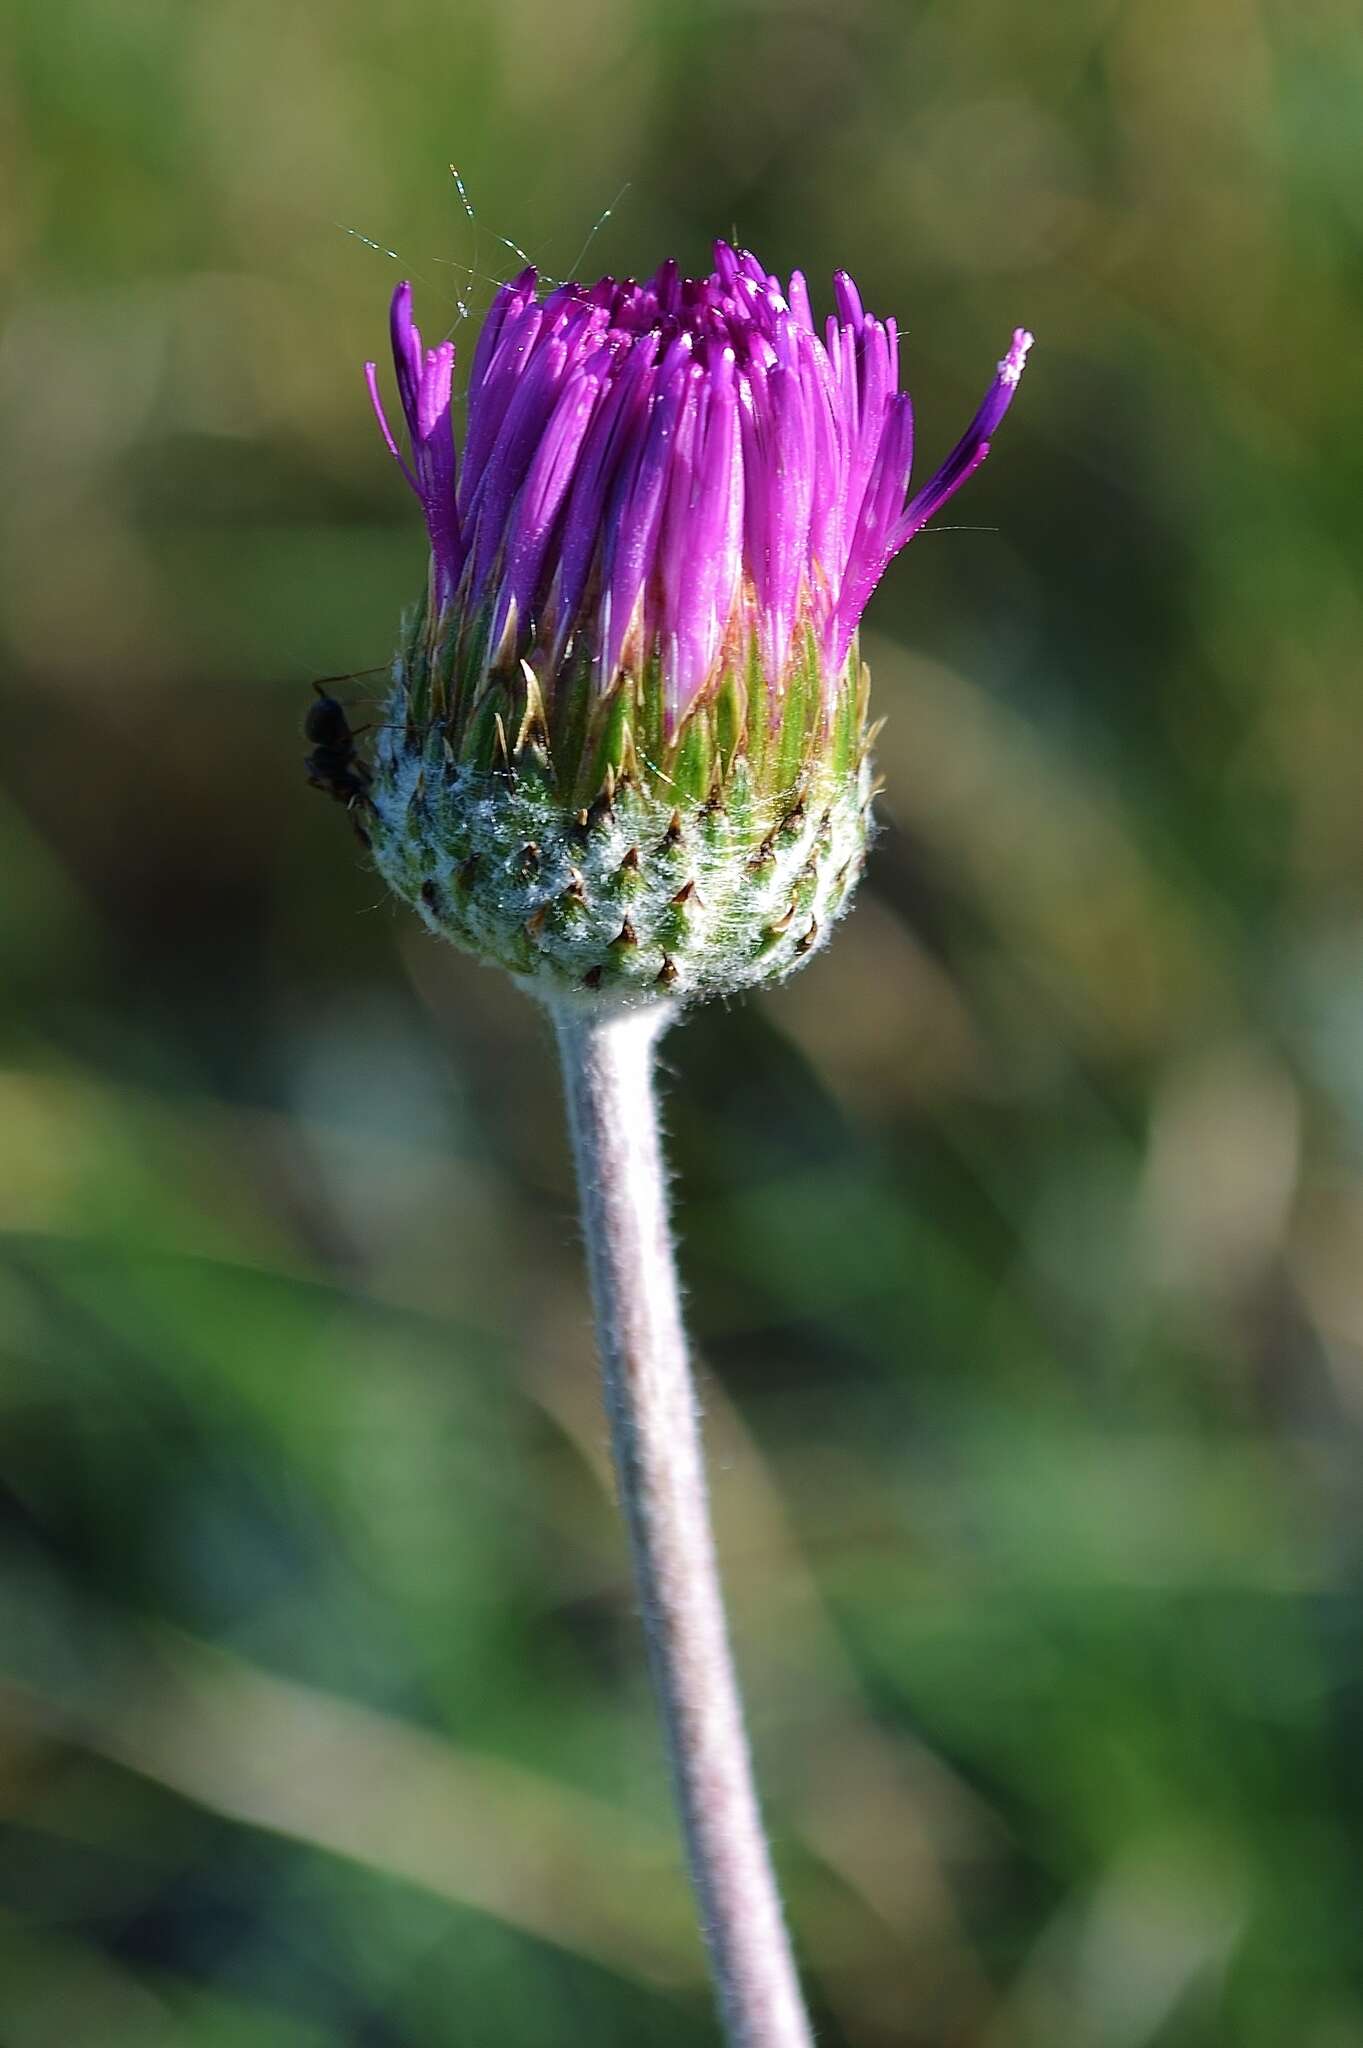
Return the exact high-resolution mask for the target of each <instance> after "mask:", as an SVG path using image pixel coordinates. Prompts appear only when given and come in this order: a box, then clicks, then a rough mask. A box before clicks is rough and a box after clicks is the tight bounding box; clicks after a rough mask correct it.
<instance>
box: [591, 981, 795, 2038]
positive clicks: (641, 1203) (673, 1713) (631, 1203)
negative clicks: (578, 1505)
mask: <svg viewBox="0 0 1363 2048" xmlns="http://www.w3.org/2000/svg"><path fill="white" fill-rule="evenodd" d="M667 1014H668V1006H667V1005H665V1004H662V1003H658V1004H655V1005H653V1006H651V1007H649V1008H647V1009H642V1010H628V1011H623V1012H617V1013H616V1014H615V1015H607V1016H597V1015H593V1014H591V1013H590V1012H587V1011H585V1010H583V1009H581V1008H569V1007H568V1006H567V1005H563V1006H561V1007H560V1008H558V1009H557V1010H556V1011H555V1023H556V1026H557V1030H558V1042H559V1051H560V1054H561V1057H562V1061H563V1076H564V1085H565V1088H566V1091H567V1096H568V1112H569V1119H570V1122H571V1126H572V1135H573V1149H574V1153H575V1155H576V1159H577V1177H578V1188H579V1193H580V1196H581V1202H582V1222H583V1230H584V1233H585V1236H586V1241H587V1259H588V1264H589V1266H590V1269H591V1280H592V1295H593V1299H594V1301H595V1305H596V1323H597V1331H598V1335H599V1339H600V1345H601V1360H602V1368H603V1372H604V1376H605V1391H606V1410H607V1414H608V1416H609V1419H610V1427H611V1441H612V1445H613V1448H614V1453H615V1469H616V1474H617V1478H618V1483H619V1488H620V1499H621V1504H622V1506H623V1508H624V1512H625V1517H626V1520H627V1522H628V1525H629V1534H630V1544H631V1548H632V1550H633V1554H634V1572H635V1579H636V1582H637V1585H638V1590H639V1599H640V1604H641V1606H642V1609H643V1618H644V1628H645V1631H646V1633H647V1637H648V1647H649V1657H650V1661H651V1664H652V1667H653V1679H654V1684H655V1686H656V1688H657V1693H658V1700H659V1704H660V1706H661V1709H662V1719H663V1728H664V1732H665V1735H666V1740H667V1748H668V1753H669V1758H670V1761H671V1766H672V1776H673V1782H674V1785H675V1789H676V1795H677V1803H678V1806H679V1807H680V1810H681V1818H682V1826H683V1829H684V1832H685V1836H686V1846H687V1854H688V1856H689V1859H690V1864H691V1877H692V1881H693V1883H694V1885H695V1889H696V1895H697V1899H698V1901H699V1906H700V1917H701V1927H702V1931H703V1933H704V1936H705V1940H706V1945H707V1948H708V1950H709V1956H710V1968H711V1972H712V1975H713V1977H714V1981H715V1990H716V1994H717V1997H718V2000H719V2007H720V2013H721V2016H722V2018H723V2022H724V2028H725V2033H726V2038H727V2039H728V2041H729V2042H730V2043H731V2044H732V2048H810V2044H811V2042H812V2039H813V2037H812V2035H811V2033H810V2028H809V2021H808V2019H807V2018H806V2016H805V2011H804V2006H803V2003H802V2001H801V1997H800V1988H799V1983H798V1980H797V1978H796V1974H795V1965H794V1961H793V1959H792V1956H791V1950H790V1941H789V1938H788V1936H787V1934H786V1929H785V1923H784V1920H783V1918H782V1914H781V1902H780V1898H779V1896H778V1893H777V1889H776V1879H775V1876H774V1873H773V1871H772V1867H771V1859H770V1856H769V1854H768V1851H767V1844H766V1840H765V1837H764V1835H763V1833H762V1822H761V1817H760V1814H759V1812H758V1806H757V1794H756V1791H755V1789H754V1786H753V1777H752V1765H751V1762H750V1759H749V1756H748V1744H747V1738H746V1736H745V1734H744V1730H743V1711H742V1707H741V1705H740V1702H739V1696H738V1686H737V1682H736V1680H735V1677H734V1669H733V1663H732V1659H731V1657H730V1654H729V1643H728V1635H727V1631H726V1628H725V1622H724V1608H723V1604H722V1601H721V1599H720V1591H719V1574H718V1567H717V1565H716V1561H715V1547H714V1539H713V1537H712V1536H711V1533H710V1518H709V1510H708V1506H707V1502H706V1491H705V1470H704V1465H703V1462H702V1456H701V1444H700V1430H699V1426H698V1422H697V1413H696V1396H695V1389H694V1386H693V1383H692V1379H691V1368H690V1364H689V1362H688V1359H687V1352H686V1335H685V1331H684V1329H683V1327H682V1318H681V1304H680V1301H679V1299H678V1293H677V1275H676V1267H675V1265H674V1262H673V1257H672V1244H671V1238H670V1235H669V1232H668V1224H667V1197H666V1188H665V1183H664V1175H663V1161H662V1149H661V1145H660V1143H659V1137H658V1116H657V1108H656V1104H655V1101H654V1094H653V1051H654V1045H655V1043H656V1040H657V1037H658V1034H659V1031H660V1030H661V1028H662V1026H663V1024H664V1022H665V1021H666V1018H667Z"/></svg>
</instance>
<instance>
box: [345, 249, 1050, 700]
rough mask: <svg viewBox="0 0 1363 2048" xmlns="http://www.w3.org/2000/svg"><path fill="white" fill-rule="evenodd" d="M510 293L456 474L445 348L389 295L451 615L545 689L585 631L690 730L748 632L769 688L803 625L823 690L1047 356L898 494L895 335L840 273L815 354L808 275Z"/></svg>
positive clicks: (899, 408) (749, 268) (497, 314)
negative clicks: (523, 660)
mask: <svg viewBox="0 0 1363 2048" xmlns="http://www.w3.org/2000/svg"><path fill="white" fill-rule="evenodd" d="M536 284H537V278H536V273H535V272H534V271H533V270H525V271H523V272H522V273H521V275H520V276H519V277H518V278H516V279H515V280H514V282H512V283H511V284H508V285H505V286H503V287H502V289H501V290H500V291H499V292H498V294H497V296H496V298H495V300H494V301H493V304H492V307H491V310H490V311H489V313H488V316H487V320H486V323H485V324H484V327H483V331H482V334H481V335H480V337H479V340H478V345H477V349H476V351H475V353H474V358H473V368H472V372H471V375H470V378H469V390H468V431H467V434H466V437H465V444H464V457H463V465H462V472H457V470H456V458H455V445H454V431H453V424H452V420H451V411H450V406H451V385H452V379H453V372H454V347H453V344H452V343H451V342H448V341H446V342H442V343H441V345H440V346H439V347H438V348H434V349H428V350H424V351H423V349H422V345H421V336H420V333H419V332H418V330H417V328H416V327H415V326H414V325H413V322H412V292H411V286H410V285H407V284H401V285H399V286H398V289H397V291H396V292H395V293H394V296H393V306H392V341H393V360H394V363H395V365H396V370H397V385H398V395H399V398H400V400H401V403H402V410H403V414H404V416H405V418H406V421H407V427H408V431H409V434H410V437H411V453H410V459H408V458H404V456H403V455H402V453H401V451H400V450H399V448H398V445H397V442H396V441H395V439H394V437H393V434H392V431H391V429H390V427H389V425H388V421H387V419H386V417H385V415H384V410H383V405H382V402H381V400H380V398H379V394H378V380H377V373H376V370H375V367H374V365H373V364H372V363H370V364H369V365H368V366H367V375H368V379H369V389H370V395H371V397H372V399H373V402H374V409H375V412H376V413H377V414H378V419H379V425H380V426H381V428H382V429H383V434H384V438H385V440H386V441H387V443H388V446H389V448H390V450H391V451H392V454H393V456H394V458H395V459H396V461H397V462H398V464H399V465H400V467H401V468H402V471H403V474H404V475H405V476H406V478H407V481H408V483H409V484H410V485H411V487H412V489H413V490H414V491H415V493H416V495H417V497H418V498H419V499H420V501H421V505H422V509H423V511H424V513H425V516H426V524H427V527H428V529H429V532H430V540H431V553H432V571H433V582H434V595H435V600H436V604H437V606H438V608H439V609H440V610H442V611H443V610H444V609H445V608H446V607H449V606H454V607H456V608H457V610H458V612H459V613H460V614H461V615H463V616H473V615H475V614H483V613H484V612H486V613H487V614H488V615H489V619H490V639H489V642H488V645H489V647H490V649H492V650H493V651H494V656H495V658H497V659H506V658H508V657H514V656H515V655H520V654H525V653H527V652H532V651H534V652H537V653H538V654H539V655H541V656H542V661H541V662H540V663H537V665H539V666H542V668H543V669H544V672H545V673H546V674H552V672H553V670H554V669H555V668H556V667H557V665H558V663H559V662H560V661H561V660H562V659H563V658H564V656H565V654H566V653H567V651H568V649H569V647H570V644H573V643H580V642H581V640H582V637H583V636H584V635H586V636H589V637H588V641H587V644H588V646H589V648H590V652H591V656H592V659H593V661H594V662H595V664H596V678H597V686H598V688H599V689H600V690H601V691H602V692H603V693H604V692H607V691H609V690H610V689H611V688H612V686H613V685H614V683H615V681H616V679H617V677H618V676H619V675H620V674H621V673H622V672H626V671H627V672H630V673H639V672H640V671H641V670H642V668H643V666H644V664H645V663H646V662H648V661H649V660H650V659H651V658H657V660H658V661H659V663H660V668H661V674H662V678H663V690H664V695H665V710H666V718H667V723H668V726H669V728H670V729H671V730H673V731H675V730H676V728H677V726H678V725H679V724H680V723H681V721H682V720H683V719H684V718H685V717H686V715H687V713H688V712H689V711H690V710H691V708H692V706H693V705H694V704H695V703H696V702H697V700H698V699H699V698H700V697H701V695H702V694H703V692H704V691H705V689H706V686H707V684H708V683H710V682H711V681H712V680H714V679H715V678H716V677H717V676H718V675H719V674H721V673H722V672H723V670H724V668H725V666H726V665H728V664H729V663H731V662H735V663H737V664H739V665H740V666H745V665H746V661H747V649H748V645H749V642H750V639H751V636H753V635H756V639H757V645H758V648H759V651H760V657H761V663H762V668H763V671H764V674H765V677H766V679H767V685H768V688H769V689H771V690H773V691H775V692H779V690H780V688H781V685H782V680H783V678H784V676H785V674H786V671H787V666H788V663H789V662H790V660H791V659H792V655H793V653H794V652H795V651H796V650H797V641H798V640H800V639H802V638H803V635H804V633H805V631H806V630H808V629H812V631H813V634H814V636H815V641H816V645H817V648H818V651H819V658H820V662H821V665H822V669H823V674H824V677H825V684H826V687H827V688H829V689H830V690H831V689H832V688H834V687H836V683H837V679H838V678H839V676H840V675H841V673H842V669H843V666H844V664H845V662H846V659H847V654H848V650H849V647H850V645H851V640H852V636H853V634H854V633H855V631H856V628H857V624H858V621H859V620H860V618H861V614H862V612H863V611H864V609H865V607H866V604H867V601H868V599H869V598H870V596H871V593H872V591H873V590H874V589H875V586H876V584H877V582H878V581H879V580H880V577H881V576H882V575H883V573H884V571H885V569H886V566H887V565H888V563H889V562H890V560H891V559H892V558H893V556H894V555H896V554H897V553H898V551H899V550H900V548H902V547H903V546H904V544H905V542H906V541H908V540H910V539H911V538H912V536H913V535H914V534H915V533H917V532H918V530H919V528H920V527H922V526H924V525H925V524H926V523H927V521H928V520H929V519H931V518H932V516H933V514H934V513H936V512H937V511H938V510H940V508H941V507H942V506H943V505H944V504H945V503H946V501H947V499H948V498H950V497H951V495H952V494H953V492H955V491H956V490H957V489H959V487H960V485H961V484H963V483H964V482H965V480H966V478H967V477H968V476H969V475H970V474H971V472H972V471H973V470H975V469H976V468H978V466H979V464H980V463H981V462H982V461H983V460H984V458H985V456H986V455H987V454H988V452H989V437H990V435H991V434H992V433H993V432H994V429H995V428H996V427H997V425H998V423H999V421H1000V420H1001V419H1002V417H1003V415H1004V413H1005V412H1006V411H1007V408H1008V405H1009V402H1010V400H1011V398H1012V396H1013V392H1014V390H1015V388H1016V386H1017V382H1018V379H1019V377H1020V376H1021V374H1022V367H1023V362H1024V360H1025V358H1026V354H1027V350H1028V348H1029V347H1030V345H1031V340H1032V337H1031V335H1030V334H1028V333H1026V332H1025V331H1024V330H1023V329H1021V328H1019V329H1018V330H1017V332H1016V333H1015V334H1014V336H1013V340H1012V345H1011V347H1010V348H1009V350H1008V353H1007V355H1006V356H1005V357H1004V359H1003V361H1002V362H1001V363H1000V364H999V366H998V371H997V374H996V376H995V378H994V381H993V383H992V384H991V385H990V387H989V390H988V392H987V393H986V395H985V398H984V402H983V404H982V405H981V406H980V409H979V411H978V412H977V413H976V415H975V418H974V419H973V420H972V422H971V424H970V427H969V429H968V430H967V432H966V434H965V436H964V438H963V439H962V440H961V441H960V442H959V443H958V445H957V446H956V447H955V448H954V449H953V450H952V452H951V454H950V455H949V456H948V457H947V459H946V461H945V462H944V463H943V464H942V466H941V468H940V469H939V470H938V471H937V472H936V474H935V475H934V476H932V477H931V478H929V480H928V482H927V483H926V484H924V485H923V486H922V488H921V489H920V490H918V491H916V492H915V493H914V494H913V495H912V496H910V495H909V490H908V482H909V467H910V462H911V459H912V452H913V410H912V407H911V405H910V402H909V398H908V394H907V393H906V392H903V391H901V390H900V389H899V341H898V334H897V332H896V327H895V323H894V321H893V320H878V319H876V318H875V317H874V316H873V315H871V314H868V313H866V312H864V311H863V309H862V304H861V299H860V297H859V296H858V293H857V288H856V286H855V285H854V284H853V282H852V280H851V278H850V277H848V276H847V275H846V274H845V273H843V272H839V274H838V275H837V277H836V278H835V279H834V286H833V290H834V299H835V303H836V308H837V310H836V312H835V314H833V315H832V316H831V317H830V318H829V319H828V321H827V323H826V324H825V327H824V332H823V335H822V336H820V335H819V333H818V331H817V330H816V327H815V324H814V316H813V313H812V311H811V309H810V303H809V293H808V290H807V288H806V285H805V280H804V278H803V277H802V276H801V274H800V273H799V271H796V272H794V273H793V274H792V276H791V279H790V283H789V286H788V288H783V287H782V285H781V283H780V281H779V280H778V279H777V278H775V277H772V276H771V275H769V274H768V272H767V271H765V270H764V269H763V268H762V266H761V264H760V263H759V262H758V261H757V259H756V257H754V256H751V255H748V254H746V253H743V252H740V251H738V250H735V249H732V248H730V247H729V245H728V244H727V243H725V242H718V243H716V245H715V268H714V270H713V271H712V272H711V274H710V276H709V277H707V278H683V277H682V276H680V275H679V273H678V270H677V266H676V264H675V263H673V262H667V263H664V264H663V265H662V267H661V269H660V270H658V272H657V273H656V274H655V275H654V276H653V277H652V278H650V279H649V281H648V282H647V283H646V284H636V283H634V282H633V281H632V280H627V281H625V282H618V281H617V280H616V279H614V278H611V277H603V278H602V279H601V280H600V281H599V283H597V284H594V285H582V284H565V285H562V286H560V287H559V288H558V289H556V290H554V291H551V292H550V293H549V294H548V296H547V297H546V298H544V299H539V298H537V297H536Z"/></svg>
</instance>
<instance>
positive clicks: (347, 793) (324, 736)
mask: <svg viewBox="0 0 1363 2048" xmlns="http://www.w3.org/2000/svg"><path fill="white" fill-rule="evenodd" d="M324 680H325V681H326V682H329V683H330V682H340V681H341V680H342V679H341V678H340V677H339V676H327V677H326V678H325V679H324ZM312 687H313V689H314V690H316V692H317V702H316V703H315V704H310V705H309V706H308V714H307V717H306V718H305V719H304V720H303V737H304V739H306V740H311V742H312V752H311V753H310V754H309V755H308V756H307V758H306V759H305V761H304V763H303V766H304V767H305V768H306V769H307V771H308V781H309V782H310V783H311V784H312V786H313V788H314V789H324V790H326V792H327V793H328V795H329V796H334V797H335V798H336V801H337V802H338V803H342V804H345V805H347V806H348V807H350V808H353V807H354V806H355V804H357V803H367V802H368V801H369V785H370V783H371V782H372V781H373V779H374V778H373V776H372V775H371V774H370V772H369V768H368V766H367V764H366V763H365V762H363V761H362V760H361V759H360V757H359V755H358V754H357V753H356V752H355V741H356V739H357V737H358V735H357V734H356V733H354V732H352V731H351V728H350V721H349V719H348V718H347V717H346V715H345V707H344V705H342V704H340V703H338V702H337V700H336V698H335V697H329V696H328V695H327V693H326V691H325V689H324V688H323V686H322V684H321V683H314V684H313V686H312ZM367 729H368V728H367V727H365V726H361V727H360V731H361V732H364V731H367Z"/></svg>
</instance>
